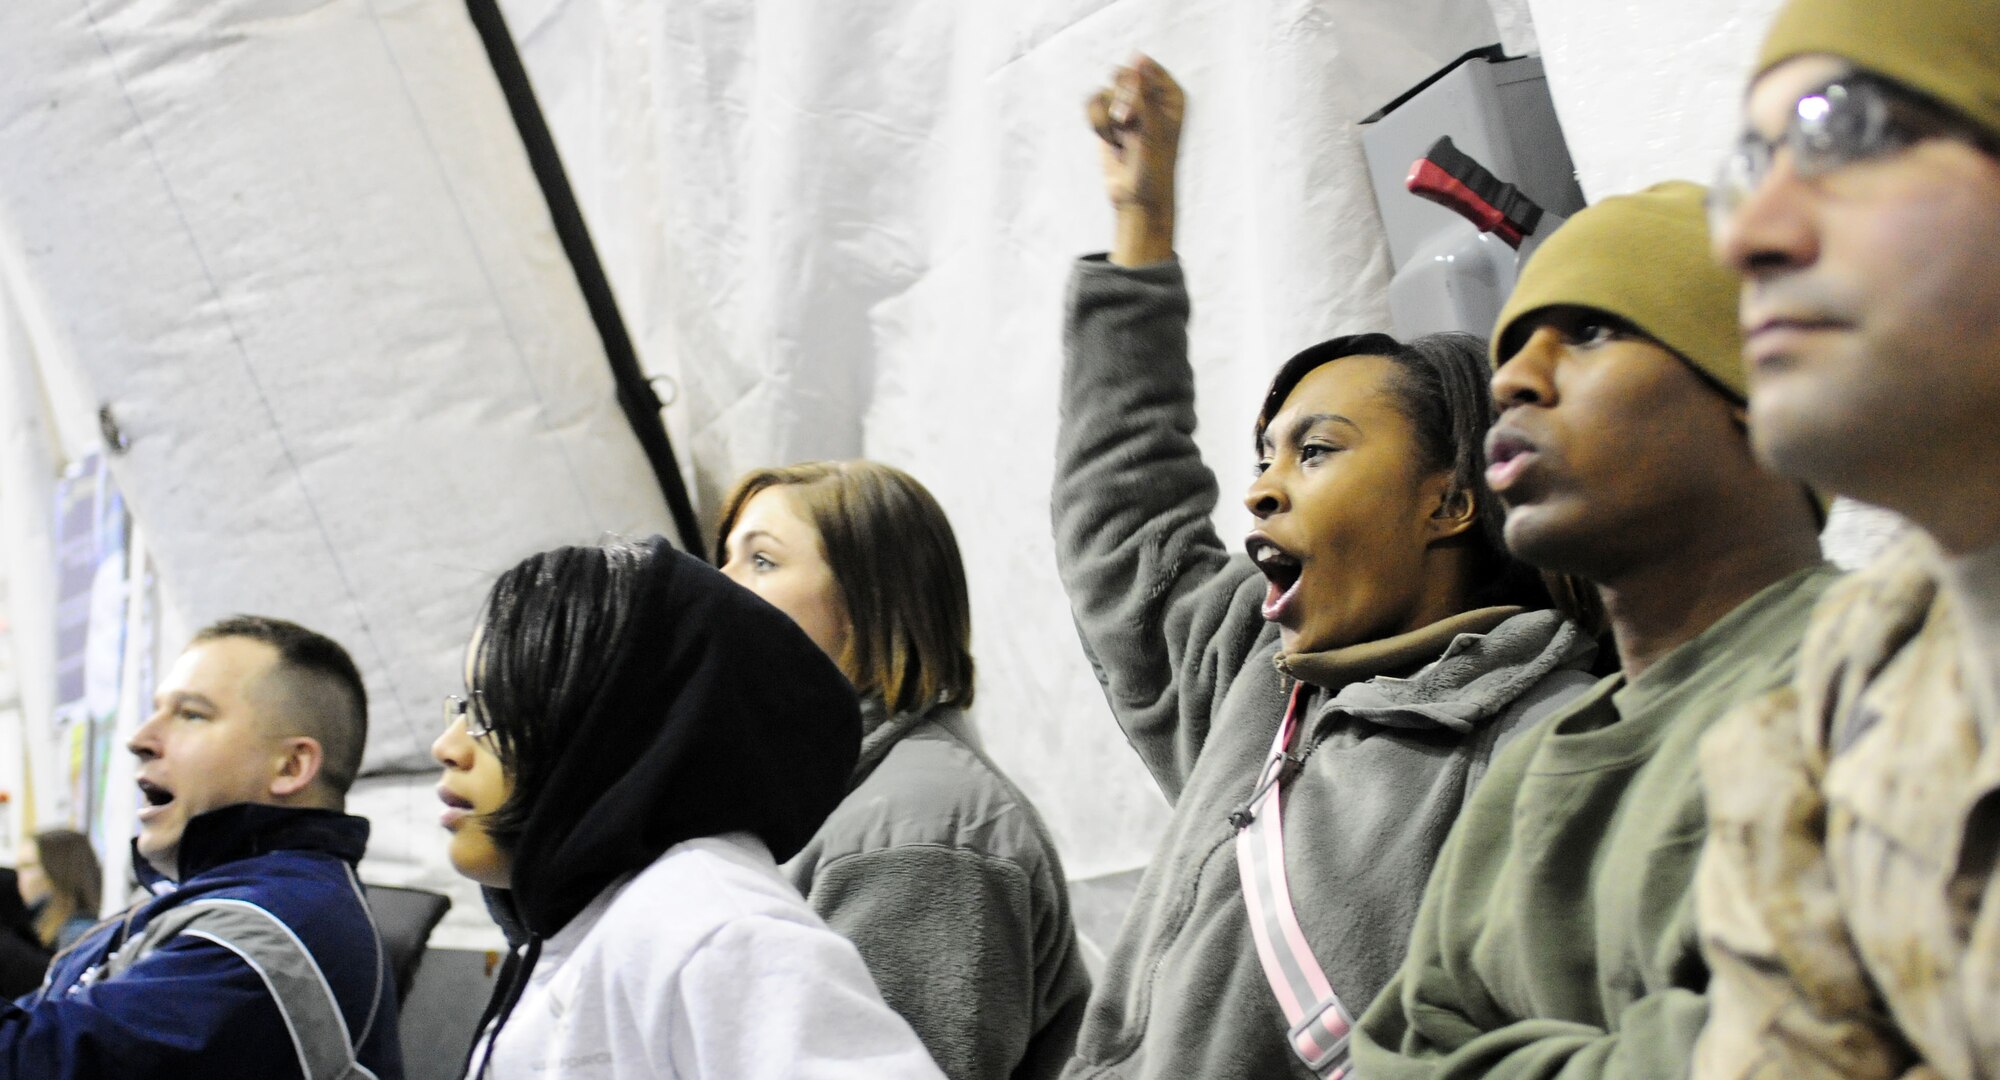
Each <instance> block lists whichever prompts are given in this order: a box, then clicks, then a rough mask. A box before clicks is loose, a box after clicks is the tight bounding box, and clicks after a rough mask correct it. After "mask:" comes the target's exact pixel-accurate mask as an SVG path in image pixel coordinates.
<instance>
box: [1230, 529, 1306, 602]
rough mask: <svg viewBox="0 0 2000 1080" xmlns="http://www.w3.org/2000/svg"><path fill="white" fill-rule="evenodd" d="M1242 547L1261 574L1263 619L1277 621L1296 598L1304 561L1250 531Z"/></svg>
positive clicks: (1303, 569)
mask: <svg viewBox="0 0 2000 1080" xmlns="http://www.w3.org/2000/svg"><path fill="white" fill-rule="evenodd" d="M1244 549H1245V550H1246V551H1248V552H1249V554H1250V561H1251V562H1253V563H1255V564H1257V569H1258V570H1260V571H1262V572H1263V574H1264V580H1265V582H1266V585H1265V592H1264V618H1265V619H1266V620H1267V621H1269V622H1277V621H1278V620H1279V619H1281V618H1283V617H1284V615H1285V613H1286V611H1288V610H1289V609H1290V608H1291V606H1292V602H1293V601H1294V600H1295V599H1296V598H1297V597H1298V591H1299V579H1300V577H1301V576H1302V575H1303V574H1304V573H1305V563H1304V562H1303V561H1302V560H1300V559H1299V557H1298V556H1296V555H1294V554H1292V553H1291V552H1289V551H1286V550H1285V549H1284V548H1281V547H1279V546H1278V545H1276V544H1274V543H1272V542H1271V541H1270V540H1268V539H1266V538H1265V537H1263V536H1262V535H1259V534H1257V533H1252V534H1250V538H1249V539H1248V540H1246V541H1244Z"/></svg>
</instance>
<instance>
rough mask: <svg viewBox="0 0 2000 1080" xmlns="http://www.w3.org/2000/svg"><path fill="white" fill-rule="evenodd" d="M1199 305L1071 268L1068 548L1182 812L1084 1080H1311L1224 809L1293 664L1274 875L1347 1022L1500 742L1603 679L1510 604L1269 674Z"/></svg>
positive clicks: (1266, 628)
mask: <svg viewBox="0 0 2000 1080" xmlns="http://www.w3.org/2000/svg"><path fill="white" fill-rule="evenodd" d="M1187 318H1188V299H1187V292H1186V288H1185V286H1184V284H1183V282H1182V278H1181V271H1180V267H1179V265H1178V264H1176V263H1168V264H1162V265H1158V266H1152V267H1146V268H1142V269H1137V270H1129V269H1123V268H1119V267H1115V266H1112V265H1111V264H1109V263H1107V262H1104V261H1102V260H1101V259H1094V258H1093V259H1085V260H1082V261H1081V262H1080V263H1079V264H1078V265H1077V267H1076V270H1075V274H1074V276H1073V278H1072V281H1071V287H1070V295H1069V325H1068V327H1067V332H1066V335H1065V345H1066V362H1065V364H1064V370H1063V384H1062V420H1061V428H1060V433H1059V435H1058V443H1057V463H1056V483H1055V492H1054V517H1055V539H1056V554H1057V559H1058V561H1059V564H1060V569H1061V572H1062V577H1063V583H1064V586H1065V588H1067V590H1068V592H1069V597H1070V604H1071V608H1072V610H1073V612H1074V614H1075V617H1076V623H1077V628H1078V631H1079V633H1080V634H1081V636H1082V639H1083V645H1084V649H1085V651H1086V652H1087V653H1088V654H1089V656H1090V659H1091V662H1092V664H1093V665H1094V666H1095V668H1096V670H1097V675H1098V678H1099V680H1100V681H1101V682H1102V683H1103V685H1104V691H1105V696H1106V698H1107V699H1108V700H1109V702H1110V705H1111V709H1112V712H1113V714H1114V715H1115V716H1116V718H1117V720H1118V723H1119V725H1120V726H1121V727H1122V728H1123V729H1124V731H1125V734H1126V738H1127V739H1128V740H1129V741H1130V743H1131V745H1132V748H1133V750H1134V751H1135V752H1137V753H1138V755H1139V757H1140V759H1141V760H1142V761H1143V762H1144V763H1145V764H1146V767H1147V768H1148V769H1149V770H1151V772H1152V774H1153V777H1154V779H1155V780H1156V781H1157V782H1158V783H1159V785H1160V790H1161V791H1162V792H1163V793H1164V794H1165V795H1166V797H1167V799H1168V800H1169V801H1170V802H1172V803H1173V807H1174V814H1173V819H1172V822H1171V823H1170V825H1169V826H1168V830H1167V835H1166V837H1165V839H1164V841H1163V843H1162V844H1161V847H1160V849H1159V851H1158V852H1157V853H1156V854H1155V855H1154V857H1153V860H1152V862H1151V864H1150V865H1149V866H1148V867H1147V870H1146V875H1145V878H1144V880H1143V882H1142V883H1141V885H1140V888H1139V894H1138V897H1137V899H1136V900H1135V902H1134V904H1133V908H1132V911H1131V914H1130V915H1129V916H1128V917H1127V920H1126V923H1125V927H1124V929H1123V931H1122V932H1121V933H1120V935H1119V939H1118V941H1117V943H1116V945H1115V946H1114V947H1113V949H1112V951H1111V954H1110V956H1109V958H1108V961H1107V964H1106V967H1105V970H1104V972H1103V974H1102V976H1101V978H1100V981H1099V985H1098V987H1097V990H1096V993H1095V994H1094V995H1093V996H1092V998H1091V1002H1090V1008H1089V1010H1088V1013H1087V1015H1086V1016H1085V1019H1084V1025H1083V1031H1082V1032H1081V1034H1080V1036H1079V1038H1078V1041H1077V1048H1076V1055H1075V1056H1074V1057H1073V1058H1072V1059H1071V1061H1070V1064H1069V1066H1068V1068H1067V1069H1066V1070H1065V1071H1064V1076H1066V1077H1071V1078H1079V1080H1080V1078H1084V1077H1120V1078H1133V1080H1136V1078H1141V1077H1145V1078H1151V1077H1162V1078H1164V1077H1175V1078H1180V1077H1202V1078H1204V1080H1208V1078H1230V1077H1277V1076H1296V1077H1301V1078H1305V1077H1310V1076H1311V1073H1310V1072H1308V1071H1307V1070H1306V1068H1305V1066H1304V1065H1303V1064H1301V1063H1300V1062H1299V1061H1298V1059H1297V1058H1296V1057H1294V1056H1293V1054H1292V1052H1291V1051H1290V1050H1289V1049H1288V1048H1287V1046H1286V1041H1285V1030H1286V1024H1285V1020H1284V1016H1283V1013H1281V1012H1280V1011H1279V1008H1278V1005H1277V1003H1276V1001H1275V1000H1274V998H1273V997H1272V993H1271V990H1270V987H1269V984H1267V983H1266V982H1265V979H1264V973H1263V969H1262V968H1261V967H1260V966H1259V964H1258V960H1257V954H1256V949H1255V945H1254V943H1253V941H1252V938H1251V935H1250V928H1249V921H1248V917H1247V914H1246V911H1245V908H1244V903H1243V895H1242V890H1241V885H1240V883H1239V881H1238V879H1237V873H1236V854H1235V846H1234V843H1233V840H1234V831H1233V830H1232V828H1231V826H1230V824H1229V821H1228V815H1229V813H1230V812H1231V811H1232V810H1234V809H1236V808H1237V807H1239V806H1241V805H1242V804H1243V803H1244V802H1245V801H1246V799H1247V798H1248V796H1249V795H1250V789H1251V786H1252V783H1253V782H1254V780H1255V778H1256V774H1257V771H1258V768H1259V766H1260V765H1261V763H1262V762H1263V759H1264V756H1265V754H1266V753H1267V752H1268V751H1269V749H1270V745H1271V741H1272V739H1273V737H1274V736H1275V735H1276V733H1277V727H1278V724H1279V722H1280V720H1281V719H1282V714H1283V711H1284V708H1285V700H1286V696H1287V694H1288V693H1289V690H1290V686H1291V683H1292V680H1293V679H1297V680H1299V681H1300V682H1303V683H1304V684H1305V686H1306V688H1307V689H1306V693H1307V696H1306V698H1305V708H1306V716H1307V717H1308V718H1309V719H1308V721H1307V723H1306V726H1305V730H1304V734H1303V735H1302V745H1306V746H1314V745H1316V749H1314V750H1313V752H1312V753H1311V755H1310V756H1309V757H1308V758H1307V761H1306V765H1305V767H1304V770H1303V771H1302V772H1301V773H1300V774H1299V775H1298V777H1297V778H1296V779H1294V780H1293V781H1292V782H1291V783H1290V784H1289V785H1288V786H1287V787H1286V796H1285V817H1284V821H1285V852H1286V859H1285V862H1286V870H1287V873H1288V875H1289V878H1290V881H1291V887H1292V899H1293V902H1294V905H1295V907H1296V910H1297V913H1298V918H1299V923H1300V925H1301V926H1302V927H1303V929H1304V931H1305V933H1306V937H1307V940H1308V942H1309V943H1310V944H1311V946H1312V949H1313V952H1314V954H1315V955H1316V956H1317V957H1318V958H1319V961H1320V963H1321V964H1322V965H1323V966H1324V967H1325V969H1326V974H1327V978H1328V980H1329V981H1330V982H1331V983H1332V985H1333V989H1334V992H1335V993H1336V994H1338V995H1339V996H1340V998H1341V1001H1342V1003H1343V1004H1344V1005H1345V1006H1346V1007H1347V1009H1348V1011H1349V1012H1350V1013H1351V1014H1352V1015H1355V1016H1359V1015H1360V1014H1361V1012H1362V1010H1363V1009H1365V1008H1366V1007H1367V1005H1368V1003H1369V1001H1370V1000H1371V999H1373V997H1374V996H1375V994H1376V993H1377V992H1379V991H1380V990H1381V989H1382V987H1383V986H1384V985H1386V984H1387V983H1388V981H1389V979H1390V977H1391V976H1392V975H1394V974H1395V971H1396V969H1397V967H1398V966H1399V964H1400V963H1401V961H1402V959H1403V954H1404V951H1405V947H1406V945H1407V943H1408V940H1409V932H1410V927H1411V924H1412V922H1413V921H1414V919H1415V917H1416V912H1417V904H1418V901H1419V899H1420V898H1421V897H1422V895H1423V890H1424V884H1425V881H1426V880H1427V879H1428V877H1429V875H1430V869H1431V863H1432V861H1433V860H1434V859H1435V858H1436V856H1437V852H1438V849H1439V847H1440V846H1441V845H1442V844H1443V842H1444V838H1445V834H1446V832H1447V831H1448V830H1449V829H1450V828H1451V824H1452V821H1453V819H1455V818H1456V817H1457V816H1458V812H1459V810H1460V808H1461V807H1462V806H1463V805H1464V803H1465V799H1466V796H1467V794H1468V793H1469V792H1470V791H1471V789H1472V786H1473V784H1474V783H1476V782H1477V780H1478V777H1479V775H1480V773H1481V772H1483V771H1484V769H1485V765H1486V762H1487V761H1488V759H1489V758H1490V757H1491V756H1492V754H1493V753H1494V751H1495V749H1496V748H1497V746H1498V745H1499V744H1501V743H1502V742H1503V741H1504V740H1505V739H1506V738H1507V737H1509V736H1510V735H1512V734H1513V733H1515V732H1516V731H1518V730H1519V729H1520V728H1521V727H1522V726H1523V725H1524V724H1526V723H1530V722H1532V721H1533V720H1535V719H1537V718H1539V717H1541V716H1544V715H1547V714H1548V713H1549V712H1551V711H1553V709H1554V708H1555V707H1556V706H1558V705H1559V704H1561V703H1562V702H1564V701H1567V700H1568V699H1569V698H1571V697H1573V696H1575V695H1576V694H1578V693H1580V692H1582V691H1583V690H1584V689H1585V688H1587V687H1588V686H1590V685H1591V683H1592V682H1593V681H1594V680H1593V679H1592V678H1591V677H1590V675H1589V674H1588V671H1587V668H1588V666H1589V664H1590V662H1591V660H1592V658H1593V657H1594V655H1595V653H1596V643H1595V642H1594V641H1593V640H1591V639H1590V637H1589V636H1588V635H1587V634H1585V633H1583V632H1582V631H1581V630H1580V629H1579V628H1578V627H1577V626H1576V625H1575V624H1573V623H1571V622H1569V621H1568V620H1566V619H1564V618H1562V617H1561V616H1560V615H1557V614H1556V613H1554V612H1549V611H1533V612H1528V611H1521V610H1520V609H1515V608H1489V609H1484V610H1481V611H1473V612H1466V613H1464V614H1461V615H1458V616H1455V617H1453V618H1451V619H1447V620H1445V621H1444V622H1441V623H1439V624H1436V625H1433V626H1430V627H1426V628H1423V629H1421V630H1417V631H1414V632H1412V633H1409V634H1405V635H1402V636H1400V637H1398V638H1395V639H1391V640H1388V641H1378V642H1368V643H1364V644H1361V645H1356V646H1352V647H1349V648H1345V649H1337V650H1332V651H1330V652H1326V653H1319V654H1309V655H1300V656H1293V657H1287V658H1286V660H1285V664H1284V666H1283V668H1282V669H1281V670H1274V668H1275V667H1277V663H1278V631H1277V628H1276V627H1275V626H1273V625H1270V624H1268V623H1266V622H1265V621H1264V619H1263V615H1262V604H1263V598H1264V593H1265V579H1264V577H1263V576H1262V575H1261V574H1260V573H1258V571H1257V569H1256V568H1255V567H1254V566H1253V565H1251V563H1250V562H1249V560H1248V559H1247V558H1245V557H1243V556H1241V555H1231V554H1230V553H1229V551H1228V550H1227V549H1225V547H1224V545H1223V543H1222V541H1221V539H1220V538H1219V537H1218V536H1217V535H1216V532H1215V529H1214V527H1213V526H1212V525H1211V523H1210V514H1211V513H1212V512H1213V511H1214V509H1215V505H1216V498H1217V489H1216V482H1215V477H1214V474H1213V473H1211V472H1210V471H1209V470H1208V468H1207V467H1206V466H1204V465H1203V464H1202V462H1201V458H1200V455H1199V452H1198V451H1197V449H1196V447H1195V443H1194V439H1193V432H1194V425H1195V413H1194V375H1193V371H1192V369H1191V368H1190V367H1189V365H1188V361H1187V336H1186V325H1187Z"/></svg>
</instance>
